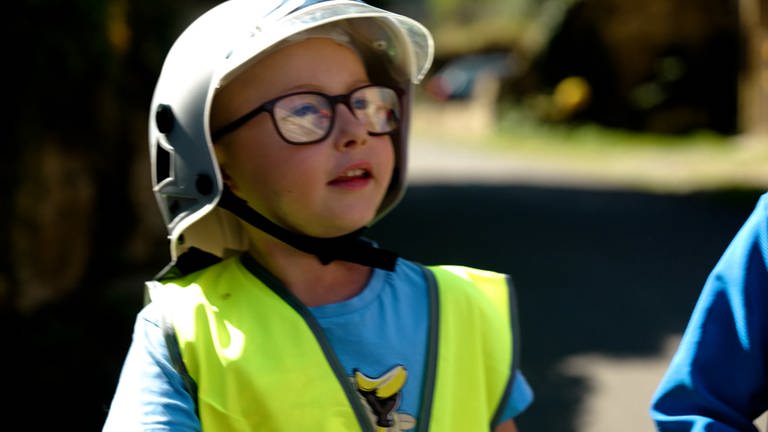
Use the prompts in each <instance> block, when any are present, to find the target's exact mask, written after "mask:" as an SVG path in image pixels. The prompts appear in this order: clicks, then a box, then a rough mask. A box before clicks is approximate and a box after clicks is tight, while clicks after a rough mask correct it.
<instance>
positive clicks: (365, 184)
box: [104, 0, 533, 431]
mask: <svg viewBox="0 0 768 432" xmlns="http://www.w3.org/2000/svg"><path fill="white" fill-rule="evenodd" d="M431 61H432V38H431V36H430V34H429V32H428V31H427V30H426V29H425V28H424V27H423V26H422V25H420V24H419V23H417V22H415V21H413V20H412V19H409V18H406V17H404V16H400V15H396V14H393V13H390V12H387V11H384V10H381V9H377V8H374V7H371V6H369V5H367V4H365V3H362V2H359V1H353V0H327V1H309V0H307V1H303V2H302V1H266V0H230V1H228V2H225V3H222V4H220V5H218V6H216V7H214V8H213V9H211V10H210V11H208V12H206V13H205V14H203V15H202V16H201V17H200V18H198V19H197V20H196V21H195V22H194V23H193V24H192V25H190V27H188V28H187V30H186V31H185V32H184V33H182V35H181V36H180V37H179V39H178V40H177V41H176V43H175V44H174V46H173V47H172V48H171V50H170V52H169V54H168V56H167V58H166V61H165V64H164V65H163V69H162V72H161V74H160V77H159V79H158V83H157V87H156V90H155V95H154V97H153V101H152V105H151V110H152V112H151V118H150V149H151V157H152V161H153V173H152V174H153V178H152V180H153V185H154V192H155V194H156V197H157V200H158V203H159V207H160V210H161V212H162V215H163V217H164V219H165V221H166V224H167V226H168V231H169V234H170V235H169V238H170V242H171V256H172V258H173V262H172V265H171V266H169V268H168V269H167V270H166V271H164V272H163V273H161V275H160V276H159V277H158V278H157V280H154V281H151V282H148V283H147V288H148V290H147V292H148V293H149V295H150V298H151V302H149V303H148V304H147V306H146V307H145V308H144V309H143V310H142V311H141V312H140V314H139V316H138V318H137V321H136V327H135V331H134V335H133V342H132V344H131V347H130V349H129V352H128V355H127V358H126V360H125V364H124V366H123V371H122V374H121V377H120V381H119V383H118V386H117V391H116V393H115V396H114V399H113V401H112V405H111V408H110V411H109V414H108V417H107V421H106V424H105V426H104V430H109V431H112V430H174V431H197V430H201V429H204V430H223V431H248V430H264V431H305V430H317V431H347V430H350V431H351V430H364V431H407V430H420V431H425V430H433V431H479V430H495V431H514V430H516V427H515V423H514V417H515V416H517V415H518V414H519V413H520V412H522V411H523V410H525V409H526V408H527V407H528V405H529V404H530V403H531V401H532V398H533V395H532V392H531V390H530V388H529V387H528V384H527V383H526V381H525V378H524V377H523V375H522V374H521V373H520V371H519V370H518V367H517V364H518V361H519V352H518V349H517V346H518V338H519V333H518V330H517V328H516V327H515V325H514V323H515V320H516V316H515V315H516V305H515V299H514V291H513V289H512V287H511V285H510V284H509V283H508V278H507V277H506V276H505V275H501V274H497V273H493V272H488V271H482V270H475V269H470V268H466V267H458V266H431V267H427V266H423V265H420V264H418V263H415V262H412V261H408V260H406V259H402V258H398V257H397V255H395V254H394V253H392V252H390V251H386V250H383V249H380V248H378V247H377V246H376V245H375V244H374V243H372V242H370V241H368V240H366V239H365V238H363V237H362V233H363V231H364V230H365V229H366V228H367V227H368V226H370V225H371V224H373V223H374V222H375V221H376V220H378V219H379V218H381V217H382V216H383V215H384V214H385V213H386V212H387V211H389V210H390V209H391V208H392V207H393V206H394V205H395V204H396V203H397V202H398V200H399V199H400V197H401V195H402V194H403V192H404V189H405V177H406V155H407V147H408V146H407V142H408V122H409V120H410V101H411V98H412V96H413V95H412V89H413V85H414V84H415V83H418V82H419V80H420V79H421V78H422V77H423V76H424V74H425V73H426V71H427V70H428V68H429V66H430V64H431Z"/></svg>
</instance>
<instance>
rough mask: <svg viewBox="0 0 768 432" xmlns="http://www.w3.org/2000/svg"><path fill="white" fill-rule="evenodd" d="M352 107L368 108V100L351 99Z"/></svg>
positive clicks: (356, 108)
mask: <svg viewBox="0 0 768 432" xmlns="http://www.w3.org/2000/svg"><path fill="white" fill-rule="evenodd" d="M352 108H353V109H355V110H364V109H366V108H368V100H366V99H364V98H356V99H352Z"/></svg>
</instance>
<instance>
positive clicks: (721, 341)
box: [650, 194, 768, 432]
mask: <svg viewBox="0 0 768 432" xmlns="http://www.w3.org/2000/svg"><path fill="white" fill-rule="evenodd" d="M766 410H768V194H764V195H762V196H761V198H760V199H759V201H758V203H757V205H756V207H755V208H754V210H753V212H752V214H751V215H750V216H749V218H748V219H747V220H746V222H745V223H744V225H743V226H742V227H741V229H740V230H739V231H738V233H737V234H736V236H735V237H734V238H733V240H732V241H731V243H730V245H729V246H728V247H727V248H726V250H725V252H724V253H723V255H722V257H721V258H720V260H719V261H718V263H717V264H716V265H715V267H714V268H713V270H712V272H711V273H710V275H709V277H708V278H707V280H706V283H705V284H704V287H703V289H702V292H701V294H700V296H699V299H698V301H697V303H696V306H695V307H694V310H693V312H692V314H691V317H690V320H689V322H688V325H687V327H686V329H685V332H684V334H683V337H682V339H681V341H680V345H679V347H678V349H677V352H676V353H675V354H674V356H673V358H672V360H671V362H670V364H669V367H668V369H667V371H666V373H665V375H664V376H663V378H662V380H661V382H660V383H659V386H658V388H657V389H656V392H655V394H654V395H653V398H652V401H651V409H650V414H651V417H652V419H653V420H654V421H655V424H656V426H657V429H658V430H659V431H664V432H667V431H702V432H703V431H708V432H736V431H742V432H743V431H757V428H756V427H755V424H754V422H755V420H756V419H757V418H758V417H759V416H760V415H761V414H763V413H764V412H765V411H766Z"/></svg>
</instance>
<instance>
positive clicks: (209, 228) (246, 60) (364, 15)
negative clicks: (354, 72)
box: [149, 0, 433, 260]
mask: <svg viewBox="0 0 768 432" xmlns="http://www.w3.org/2000/svg"><path fill="white" fill-rule="evenodd" d="M329 23H339V24H341V25H343V27H344V29H345V32H347V33H348V35H349V37H350V40H351V42H352V44H354V46H355V48H356V49H357V50H358V52H359V53H360V54H361V57H362V58H363V61H364V62H365V63H366V67H367V69H368V71H369V74H370V75H371V79H372V80H373V81H374V82H376V83H380V84H390V85H394V86H397V87H399V88H400V89H402V90H404V92H405V93H404V97H403V101H402V105H403V106H402V111H403V112H402V119H403V121H402V124H401V125H400V128H399V130H398V131H397V132H395V135H394V136H393V142H394V144H395V155H396V162H395V172H394V173H393V178H392V182H391V184H390V187H389V190H388V192H387V193H386V195H385V198H384V200H383V202H382V204H381V206H380V208H379V209H378V211H377V216H376V220H378V219H379V218H380V217H381V216H382V215H383V214H385V213H386V212H387V211H389V210H390V209H391V208H393V207H394V206H395V204H396V203H397V202H398V201H399V200H400V198H401V196H402V195H403V193H404V189H405V180H406V167H407V161H406V154H407V142H408V122H409V117H410V104H411V99H412V96H413V95H412V89H413V85H414V84H417V83H418V82H419V81H420V80H421V79H422V78H423V77H424V75H425V74H426V72H427V70H428V69H429V67H430V65H431V63H432V57H433V40H432V36H431V35H430V33H429V31H428V30H427V29H426V28H425V27H424V26H422V25H421V24H419V23H418V22H417V21H414V20H413V19H410V18H408V17H405V16H402V15H398V14H394V13H391V12H388V11H385V10H382V9H378V8H375V7H372V6H370V5H367V4H365V3H363V2H362V1H356V0H229V1H226V2H224V3H221V4H219V5H218V6H215V7H214V8H212V9H211V10H209V11H208V12H206V13H204V14H203V15H202V16H200V17H199V18H198V19H196V20H195V21H194V22H193V23H192V24H191V25H190V26H189V27H188V28H187V29H186V30H185V31H184V32H183V33H182V34H181V35H180V36H179V38H178V39H177V40H176V42H175V43H174V44H173V46H172V47H171V49H170V51H169V53H168V55H167V57H166V59H165V62H164V64H163V68H162V70H161V73H160V76H159V78H158V81H157V85H156V87H155V92H154V95H153V98H152V104H151V110H150V119H149V148H150V158H151V162H152V186H153V192H154V194H155V197H156V199H157V203H158V205H159V207H160V211H161V213H162V217H163V220H164V221H165V224H166V227H167V229H168V234H169V239H170V243H171V258H172V259H174V260H175V259H176V258H177V257H178V256H179V255H180V254H181V253H182V252H183V251H185V250H187V249H188V248H190V247H192V246H194V247H196V248H198V249H202V250H204V251H206V252H209V253H212V254H215V255H217V256H219V257H224V256H226V255H228V254H230V253H231V252H239V251H243V250H246V249H247V241H246V238H245V236H244V235H243V233H242V229H241V228H240V225H239V224H238V223H237V219H236V218H235V216H234V215H233V214H231V213H230V212H227V211H224V210H222V209H221V208H219V207H217V205H218V204H219V201H220V199H221V197H222V192H223V189H224V188H223V182H222V177H221V172H220V170H219V166H218V163H217V161H216V156H215V153H214V150H213V147H212V142H211V138H210V129H209V126H210V125H209V114H210V109H211V102H212V100H213V96H214V94H215V92H216V91H217V89H218V88H220V87H221V85H223V84H224V83H226V82H227V81H228V80H230V79H231V78H232V77H233V76H235V75H236V74H237V73H239V72H240V71H241V70H242V69H243V68H244V67H245V66H246V65H248V64H250V63H251V62H253V61H254V60H255V59H257V58H258V57H259V56H260V54H263V53H265V52H266V51H267V50H268V49H270V48H272V47H274V46H275V45H276V44H278V43H279V42H281V41H283V40H285V39H286V38H289V37H291V36H293V35H296V34H298V33H301V32H304V31H306V30H309V29H312V28H315V27H318V26H321V25H324V24H329ZM299 234H301V233H299Z"/></svg>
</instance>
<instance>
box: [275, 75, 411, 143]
mask: <svg viewBox="0 0 768 432" xmlns="http://www.w3.org/2000/svg"><path fill="white" fill-rule="evenodd" d="M344 99H346V102H347V104H348V106H349V108H350V109H351V110H352V112H353V113H354V115H355V117H357V119H359V120H361V121H363V122H364V123H365V127H366V129H367V130H368V132H369V133H372V134H386V133H389V132H392V131H394V130H395V129H397V127H398V124H399V121H400V104H399V100H398V97H397V93H396V92H395V91H394V90H392V89H390V88H387V87H382V86H368V87H363V88H360V89H358V90H355V91H354V92H352V93H351V94H350V95H348V96H345V97H343V98H342V100H344ZM335 103H337V102H336V101H334V100H333V99H332V98H330V97H329V96H326V95H322V94H319V93H297V94H293V95H288V96H286V97H284V98H282V99H280V100H278V101H277V102H276V103H275V105H274V107H273V112H272V115H273V118H274V120H275V125H276V126H277V129H278V130H279V131H280V134H281V135H282V136H283V138H284V139H285V140H286V141H288V142H292V143H295V144H303V143H311V142H316V141H319V140H321V139H323V138H324V137H325V136H326V135H327V134H328V133H329V132H330V129H331V128H332V127H333V120H334V115H335Z"/></svg>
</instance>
